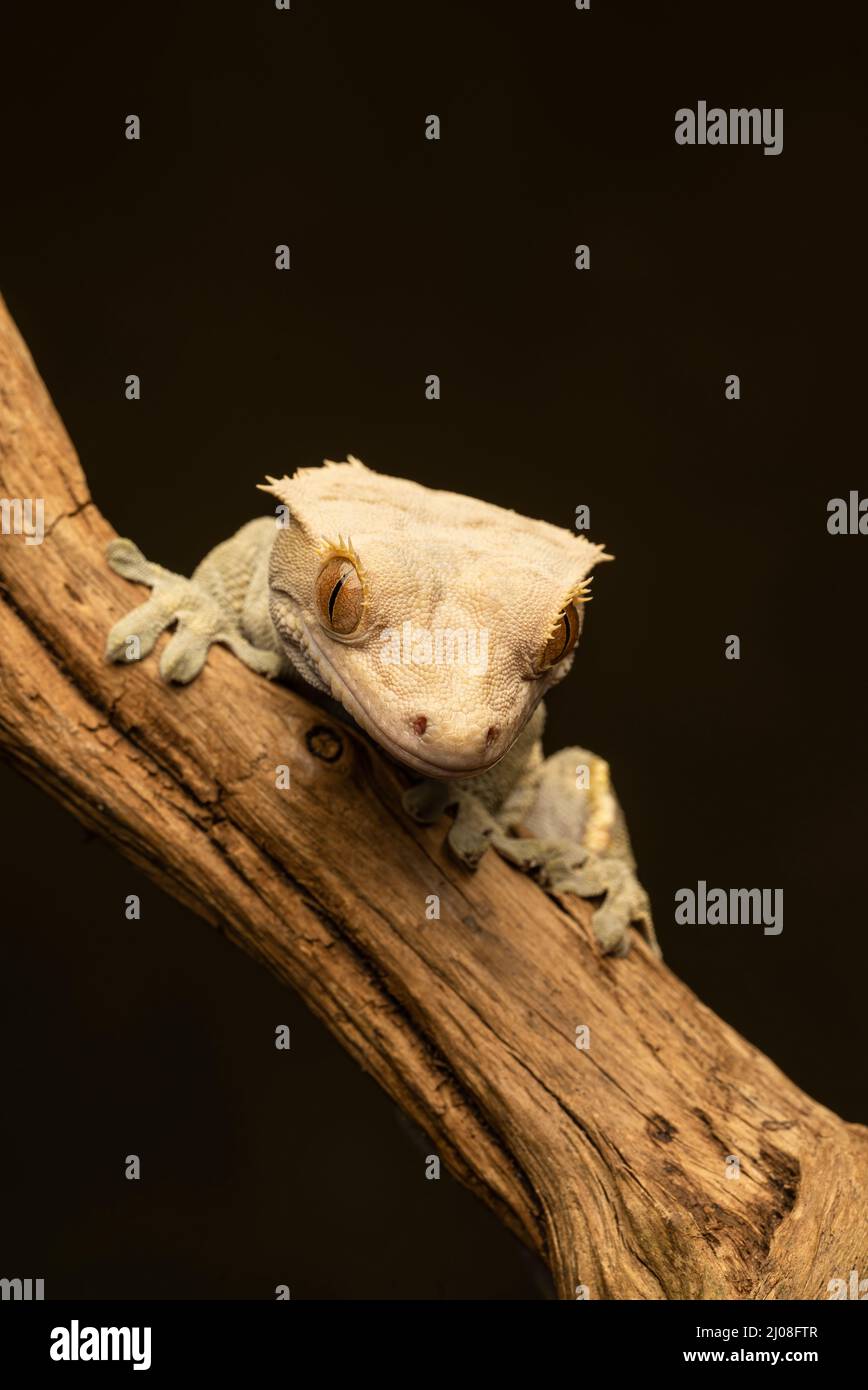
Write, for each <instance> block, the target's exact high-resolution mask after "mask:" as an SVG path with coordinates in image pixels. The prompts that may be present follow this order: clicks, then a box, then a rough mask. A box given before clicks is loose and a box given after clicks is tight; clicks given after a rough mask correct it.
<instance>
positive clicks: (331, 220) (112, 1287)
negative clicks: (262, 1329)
mask: <svg viewBox="0 0 868 1390" xmlns="http://www.w3.org/2000/svg"><path fill="white" fill-rule="evenodd" d="M855 13H856V12H855V10H853V9H849V10H848V8H847V7H845V6H843V5H841V6H835V5H824V6H822V7H819V6H816V5H810V4H804V5H799V4H793V3H787V4H784V3H764V4H761V5H759V4H757V3H756V0H753V3H729V4H728V5H726V6H710V5H705V6H699V5H697V4H696V3H695V0H694V3H684V4H681V3H670V4H660V5H647V4H641V5H640V4H635V5H623V4H610V5H604V4H602V3H597V0H593V3H592V10H591V12H590V13H588V14H582V13H578V12H576V11H575V9H574V7H573V5H572V3H571V0H558V2H557V3H555V0H548V2H547V3H544V4H534V5H529V4H505V3H503V2H502V0H499V3H493V0H492V2H491V3H474V4H473V5H468V4H466V3H464V4H461V3H457V0H454V2H449V3H440V4H438V5H437V6H427V5H422V4H418V3H417V4H415V5H413V4H407V3H406V0H405V3H403V4H399V3H385V2H383V0H367V2H366V3H364V4H360V3H358V0H355V3H326V2H325V0H321V3H318V4H314V3H313V0H310V3H306V0H293V5H292V10H291V11H290V12H289V13H279V12H277V11H275V10H274V9H273V8H271V7H270V6H269V4H268V3H265V0H261V3H258V4H251V3H246V2H245V3H242V0H237V3H234V4H229V3H223V4H209V5H207V6H203V5H195V6H194V5H185V6H176V5H168V4H153V3H152V4H149V5H148V6H146V7H132V8H131V7H127V6H124V7H120V6H114V7H112V8H109V7H108V6H106V7H104V8H103V7H98V6H96V5H92V4H82V5H77V6H75V7H70V6H68V5H65V6H61V5H56V6H51V5H48V6H40V7H38V8H35V7H32V8H31V9H29V10H25V9H24V7H19V13H18V14H17V16H16V18H15V21H14V24H13V25H12V26H11V30H10V26H9V22H8V21H7V42H6V44H5V45H4V48H5V64H4V83H3V87H4V90H3V94H2V100H3V104H4V112H3V115H4V123H3V128H4V172H3V178H4V186H5V190H6V197H5V200H4V202H5V206H4V213H3V225H2V233H0V247H2V254H0V290H2V292H3V294H4V295H5V296H6V297H7V299H8V302H9V304H10V307H11V309H12V312H13V314H14V315H15V316H16V318H17V321H18V323H19V326H20V327H21V329H22V331H23V333H24V334H25V336H26V338H27V340H28V343H29V345H30V347H31V350H32V351H33V353H34V355H35V357H36V360H37V364H38V365H39V367H40V370H41V371H42V373H43V375H44V377H45V379H46V381H47V383H48V386H49V389H50V390H51V392H52V394H53V396H54V399H55V401H56V402H57V405H58V408H59V410H60V412H61V414H62V416H63V418H64V420H65V422H66V425H67V427H68V429H69V431H70V433H71V435H72V437H73V439H74V441H75V443H76V445H77V447H78V449H79V451H80V454H81V457H82V461H83V464H84V467H85V470H86V472H87V475H88V479H89V481H90V484H91V488H92V491H93V494H94V497H95V499H96V501H97V503H98V505H99V506H100V507H101V508H102V510H103V511H104V512H105V513H106V515H107V516H108V517H109V518H110V519H111V520H112V522H113V523H114V524H115V526H116V527H117V529H118V531H119V532H120V533H121V534H128V535H131V536H133V537H134V538H135V539H136V540H137V541H138V542H139V544H140V545H141V546H142V548H143V549H144V551H145V553H146V554H148V555H149V556H150V557H151V558H153V559H157V560H159V561H161V562H162V563H164V564H166V565H168V566H169V567H171V568H173V569H178V570H181V571H184V572H189V570H190V569H191V568H192V567H193V566H194V564H195V563H196V561H197V560H198V559H199V558H200V557H201V555H202V554H203V553H204V552H205V551H206V550H207V549H208V548H209V547H210V546H211V545H213V544H214V543H216V542H217V541H218V540H220V539H222V538H224V537H225V536H226V535H228V534H229V533H230V532H231V531H232V530H234V529H235V528H236V527H237V526H238V525H239V524H240V522H241V521H243V520H246V519H247V518H248V517H249V516H251V515H255V514H256V513H257V512H258V511H260V510H263V509H264V508H263V503H262V500H261V498H260V497H259V496H258V495H257V494H256V493H255V491H254V484H255V483H256V482H257V481H259V480H260V479H261V478H262V476H263V475H264V474H265V473H266V472H268V473H282V472H284V471H292V469H293V468H295V467H296V466H298V465H305V464H307V465H309V464H314V463H317V462H319V460H320V459H321V458H322V457H323V456H328V457H332V458H342V457H344V455H345V454H346V453H347V452H348V451H349V452H354V453H357V454H358V455H360V456H361V457H362V458H363V459H364V460H365V461H366V462H367V463H369V464H370V465H371V466H373V467H375V468H377V469H379V470H381V471H383V472H386V473H395V474H401V475H405V476H408V477H412V478H415V479H418V480H419V481H420V482H423V483H425V484H427V485H429V486H434V487H444V488H451V489H456V490H459V491H466V492H469V493H472V494H474V495H478V496H481V497H484V498H486V499H488V500H490V501H494V502H498V503H500V504H502V505H506V506H511V507H514V508H516V509H517V510H519V511H522V512H526V513H529V514H531V515H535V516H543V517H546V518H547V519H549V520H551V521H553V522H556V523H558V524H561V525H564V526H570V525H571V523H572V517H573V515H574V511H575V507H576V505H577V504H579V503H587V504H589V505H590V507H591V516H592V530H591V534H592V537H593V538H594V539H598V540H605V541H606V542H607V544H608V545H609V547H610V549H611V550H612V551H613V552H614V553H615V555H616V556H617V557H618V563H617V564H616V565H612V566H610V567H607V568H606V570H605V573H602V572H601V575H600V578H599V581H598V583H597V585H596V601H595V603H594V605H593V608H592V610H591V612H590V615H589V617H590V621H589V623H588V624H587V626H586V635H585V639H584V641H583V650H582V652H581V653H580V656H579V658H578V660H577V663H576V666H575V668H574V670H573V673H572V675H571V677H570V679H569V680H568V681H567V682H566V683H565V684H564V685H562V686H561V687H560V688H559V690H558V691H557V692H556V693H555V695H554V696H553V698H552V700H551V702H550V723H549V739H548V742H549V747H550V748H552V749H554V748H556V747H558V746H561V745H563V744H564V743H565V742H583V743H586V744H587V745H588V746H590V747H592V748H594V749H596V750H598V751H600V752H601V753H603V754H605V755H606V756H607V757H608V758H609V760H610V762H611V763H612V765H613V769H614V773H615V777H616V783H617V785H618V787H619V789H620V792H621V797H622V800H623V801H624V803H625V806H626V808H627V811H628V816H629V819H630V823H631V827H632V831H633V837H634V841H635V844H636V848H637V852H638V855H639V858H640V862H641V866H642V870H643V877H644V879H645V882H646V884H647V886H648V888H649V889H650V892H651V896H652V900H653V902H654V904H655V909H656V916H657V921H658V929H659V932H660V936H661V938H662V942H663V947H664V951H665V953H666V956H667V959H668V961H669V963H670V964H671V966H672V967H673V969H675V970H676V971H677V972H679V973H680V974H682V975H683V976H684V977H685V978H686V979H687V980H688V981H689V982H690V983H691V984H692V985H693V987H694V988H695V989H696V990H697V991H698V993H699V994H700V995H701V996H702V997H703V998H704V999H705V1000H706V1001H707V1002H708V1003H709V1004H710V1005H711V1006H712V1007H713V1008H714V1009H715V1010H717V1011H718V1012H719V1013H721V1014H723V1015H724V1017H726V1018H727V1019H728V1020H729V1021H730V1022H732V1023H733V1024H734V1025H735V1026H736V1027H738V1028H739V1029H741V1030H742V1031H743V1032H744V1033H745V1035H746V1036H747V1037H749V1038H750V1039H751V1040H752V1041H754V1042H756V1043H757V1044H758V1045H759V1046H760V1047H761V1048H762V1049H763V1050H765V1051H767V1052H768V1053H769V1054H770V1055H771V1056H772V1057H774V1058H775V1060H776V1061H777V1062H778V1063H779V1064H780V1065H781V1066H782V1067H783V1068H784V1070H786V1071H787V1072H789V1073H790V1074H791V1075H792V1076H793V1077H794V1079H795V1080H797V1081H798V1082H799V1083H800V1084H801V1085H802V1086H803V1087H805V1088H806V1089H807V1090H808V1091H809V1092H811V1093H812V1094H813V1095H815V1096H817V1097H818V1098H819V1099H821V1100H823V1101H825V1102H826V1103H827V1104H828V1105H830V1106H831V1107H833V1108H834V1109H836V1110H839V1111H840V1112H841V1113H842V1114H843V1115H845V1116H846V1117H847V1118H850V1119H857V1118H862V1119H864V1118H865V1107H864V1099H865V1097H864V1081H863V1075H864V1041H863V1034H864V967H865V955H866V948H865V932H864V907H863V902H864V882H865V873H866V869H865V865H866V850H865V832H866V814H865V810H864V788H865V785H866V778H868V750H866V741H865V724H864V683H863V682H864V655H863V653H864V616H863V603H864V596H865V565H866V555H868V539H866V538H849V537H847V538H832V537H829V536H828V535H827V532H826V527H825V521H826V502H827V500H828V499H829V498H830V497H832V496H839V495H844V496H846V493H847V491H848V490H849V489H850V488H861V489H862V492H863V494H864V493H868V478H866V472H865V467H864V461H863V460H864V442H863V427H862V413H863V407H862V400H863V395H864V383H863V375H862V374H863V371H864V351H863V347H862V335H863V324H864V287H865V282H864V270H863V266H864V250H863V245H862V242H863V227H864V220H863V216H862V214H863V207H862V187H863V185H864V162H865V143H864V137H865V119H864V81H863V78H864V73H863V70H862V61H863V60H862V56H861V47H862V46H861V36H859V35H857V34H855V33H853V32H852V26H853V24H854V23H855V19H854V15H855ZM700 98H702V99H705V100H707V101H708V102H709V104H715V103H719V104H721V105H724V106H740V105H758V106H775V107H776V106H782V107H783V108H784V111H785V117H784V151H783V154H782V155H781V156H779V157H778V158H771V157H766V156H764V155H763V154H762V151H761V150H760V149H757V148H738V149H720V148H706V149H682V148H679V147H677V146H676V145H675V143H674V139H673V132H674V112H675V110H676V109H677V108H678V107H680V106H683V105H695V103H696V102H697V101H698V100H699V99H700ZM130 112H135V113H137V114H138V115H140V116H141V118H142V123H143V138H142V140H141V142H140V143H139V144H131V143H129V142H127V141H126V140H125V139H124V138H123V123H124V117H125V116H126V115H127V114H128V113H130ZM430 112H436V113H437V114H438V115H439V116H440V117H441V121H442V139H441V141H440V142H439V144H433V143H429V142H428V141H426V140H425V139H424V135H423V132H424V118H425V116H426V115H427V114H429V113H430ZM280 242H288V243H289V245H290V247H291V250H292V260H293V269H292V270H291V272H290V273H289V274H278V273H277V272H276V271H275V270H274V268H273V252H274V246H275V245H276V244H277V243H280ZM578 242H588V243H589V244H590V246H591V266H592V268H591V272H590V273H589V274H579V273H577V272H576V271H575V270H574V268H573V248H574V246H575V245H576V243H578ZM130 372H135V373H138V374H139V375H140V376H141V378H142V387H143V398H142V400H141V401H140V402H138V403H134V404H131V403H129V402H126V401H125V400H124V395H123V382H124V378H125V376H126V375H127V374H128V373H130ZM429 372H437V373H439V374H440V376H441V378H442V389H443V397H442V400H441V401H439V402H438V403H430V402H426V400H425V399H424V378H425V376H426V375H427V374H428V373H429ZM730 372H737V373H738V374H739V375H740V377H741V382H742V399H741V401H739V402H738V403H730V402H726V401H725V400H724V396H723V380H724V377H725V376H726V375H727V374H728V373H730ZM504 558H505V561H508V557H504ZM729 633H737V634H739V635H740V637H741V639H742V660H741V661H740V662H738V663H735V662H730V661H726V660H724V657H723V647H724V638H725V636H726V635H727V634H729ZM0 794H2V798H3V802H2V804H3V807H4V812H5V814H4V826H5V833H4V836H3V839H2V846H0V867H2V874H3V889H4V891H3V899H2V901H3V933H2V938H0V941H2V944H0V989H2V1012H0V1045H2V1049H3V1056H4V1058H5V1067H4V1074H5V1088H4V1089H5V1097H4V1102H5V1103H4V1107H3V1122H2V1146H0V1191H2V1193H3V1196H2V1199H0V1202H2V1216H0V1232H2V1235H0V1256H2V1258H0V1264H2V1268H0V1275H4V1276H11V1275H14V1274H22V1275H25V1276H26V1275H30V1276H34V1277H36V1276H43V1277H45V1278H46V1280H47V1292H48V1294H49V1296H52V1295H53V1296H61V1295H67V1296H86V1297H106V1296H117V1297H173V1298H181V1297H205V1298H208V1297H269V1296H271V1291H272V1290H273V1287H274V1285H275V1284H276V1283H279V1282H285V1283H289V1284H290V1285H291V1287H292V1293H293V1297H305V1296H308V1297H422V1296H425V1297H494V1298H507V1297H540V1296H545V1293H546V1289H547V1285H546V1281H545V1276H544V1275H542V1274H541V1272H540V1270H539V1268H538V1267H537V1266H536V1264H535V1263H534V1262H533V1261H532V1260H531V1259H530V1257H529V1256H526V1255H525V1253H524V1252H523V1251H522V1250H521V1249H520V1248H519V1247H518V1246H517V1244H516V1243H515V1242H514V1241H513V1240H512V1238H511V1237H510V1236H508V1235H507V1234H506V1233H504V1232H503V1231H501V1230H500V1228H499V1227H498V1226H497V1224H496V1223H495V1222H494V1220H493V1218H490V1217H489V1215H488V1213H487V1212H486V1211H484V1210H483V1209H482V1208H481V1207H479V1206H478V1204H477V1203H476V1202H475V1201H474V1200H473V1199H471V1198H470V1197H469V1196H468V1195H467V1194H466V1193H464V1192H463V1191H462V1190H461V1189H459V1188H458V1187H457V1185H456V1184H455V1183H453V1182H452V1181H451V1179H449V1178H445V1179H444V1180H443V1181H442V1182H440V1183H439V1184H434V1183H430V1182H426V1181H425V1180H424V1178H423V1176H422V1174H423V1166H424V1154H425V1153H427V1152H428V1145H427V1143H426V1141H424V1139H422V1138H421V1137H419V1136H417V1135H414V1134H413V1133H412V1132H411V1131H410V1129H409V1127H408V1126H407V1125H406V1122H404V1121H403V1120H402V1119H401V1117H400V1116H398V1115H397V1113H396V1111H395V1110H394V1107H392V1105H391V1104H390V1102H388V1101H387V1100H386V1099H385V1098H384V1097H383V1096H382V1095H381V1094H380V1093H379V1091H378V1090H377V1089H376V1088H375V1087H374V1085H373V1084H372V1083H371V1082H369V1081H368V1080H367V1078H366V1077H364V1076H363V1075H362V1073H360V1072H359V1071H358V1070H357V1068H356V1067H355V1066H354V1064H352V1063H351V1062H350V1061H349V1060H348V1059H347V1058H345V1057H344V1056H343V1054H342V1053H341V1050H340V1048H339V1046H338V1044H337V1043H336V1042H335V1041H333V1040H332V1039H331V1038H330V1037H329V1035H328V1034H327V1033H326V1032H325V1030H324V1029H323V1028H322V1027H321V1026H320V1025H319V1024H318V1023H316V1022H315V1021H314V1020H313V1019H312V1018H310V1017H309V1016H308V1015H307V1014H306V1013H305V1011H304V1010H303V1008H302V1006H301V1005H300V1004H299V1003H298V1001H297V1000H295V998H294V997H293V996H292V995H291V994H290V993H289V992H287V991H286V990H283V989H280V988H278V986H277V985H276V984H275V983H274V982H273V981H272V980H270V979H269V978H268V977H267V976H266V975H265V974H264V973H263V972H262V971H260V970H258V969H257V968H256V967H255V966H254V965H253V964H252V963H251V962H249V961H248V960H247V959H246V958H245V957H243V956H242V955H241V954H240V953H238V952H236V951H234V950H233V949H231V948H230V947H229V946H228V945H227V944H226V943H225V942H224V941H223V940H222V939H221V938H220V937H219V936H218V935H217V934H215V933H213V932H211V931H210V930H209V929H208V928H206V927H205V926H203V925H202V924H201V923H199V922H198V921H196V919H194V918H193V917H191V916H190V915H189V914H187V913H186V912H183V911H182V910H181V909H180V908H179V907H177V906H176V905H175V904H174V903H172V902H170V901H169V900H167V899H166V898H165V897H163V896H162V895H161V894H160V893H159V892H158V891H157V890H156V889H155V888H153V887H152V886H151V885H150V883H148V882H147V881H146V880H144V879H143V878H142V877H141V876H140V875H139V874H138V873H137V871H135V870H134V869H133V868H131V867H130V866H129V865H127V864H126V863H124V862H123V861H121V860H120V859H119V858H118V857H117V856H115V855H114V854H113V853H112V852H110V851H109V850H108V849H106V848H105V847H104V846H102V845H101V844H100V843H98V842H96V841H94V840H93V839H91V838H89V837H87V836H86V835H85V834H84V832H83V831H82V830H81V829H80V828H79V827H77V826H76V824H75V823H74V822H73V821H72V820H70V819H68V818H67V817H66V816H65V815H64V814H63V813H61V812H60V811H59V810H58V809H57V808H55V807H54V806H53V805H52V804H51V803H49V802H48V801H47V799H46V798H45V797H44V796H42V794H41V793H38V792H37V791H35V790H34V789H32V788H30V787H29V786H27V785H25V784H24V783H22V782H20V781H19V780H18V778H17V777H15V776H13V774H12V773H11V772H9V771H8V770H6V769H2V770H0ZM700 878H704V879H706V880H707V881H708V882H709V884H710V885H714V884H717V885H722V886H726V887H729V886H760V887H769V888H775V887H779V888H783V890H784V906H785V913H784V931H783V935H782V936H780V937H777V938H767V937H764V936H763V935H762V932H761V931H760V929H758V928H748V927H742V928H733V929H726V928H711V927H706V928H700V927H697V928H694V929H690V928H685V927H676V926H675V925H674V924H673V908H672V902H673V894H674V892H675V891H676V889H678V888H679V887H685V886H691V885H692V886H695V884H696V881H697V880H698V879H700ZM129 893H139V894H140V895H141V896H142V899H143V903H144V909H143V917H142V921H141V922H140V923H137V924H136V923H128V922H127V921H126V920H125V918H124V915H123V900H124V898H125V897H126V895H127V894H129ZM279 1022H287V1023H289V1024H290V1026H291V1028H292V1051H291V1053H290V1054H289V1055H285V1054H277V1053H275V1052H274V1049H273V1047H272V1045H271V1039H272V1037H273V1029H274V1026H275V1024H276V1023H279ZM130 1152H136V1153H139V1154H141V1155H142V1158H143V1166H144V1177H143V1180H142V1181H141V1182H140V1183H138V1184H132V1183H128V1182H126V1181H124V1179H123V1175H122V1172H123V1167H122V1165H123V1158H124V1156H125V1155H126V1154H127V1153H130Z"/></svg>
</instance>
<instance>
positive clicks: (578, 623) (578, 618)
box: [537, 603, 582, 675]
mask: <svg viewBox="0 0 868 1390" xmlns="http://www.w3.org/2000/svg"><path fill="white" fill-rule="evenodd" d="M581 630H582V612H581V609H580V608H579V607H578V605H577V604H575V603H568V604H567V606H566V608H565V609H564V611H563V613H562V614H561V616H560V617H559V618H558V621H557V625H556V627H555V629H554V632H553V633H552V635H551V637H550V638H549V639H548V641H547V642H546V644H545V646H544V647H543V649H542V652H541V653H540V657H539V661H538V662H537V673H538V674H539V675H542V673H543V671H548V670H550V668H551V667H552V666H557V664H558V662H559V661H563V659H564V657H565V656H569V654H570V652H571V651H572V650H573V647H574V646H575V645H576V640H577V638H578V635H579V633H580V632H581Z"/></svg>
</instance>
